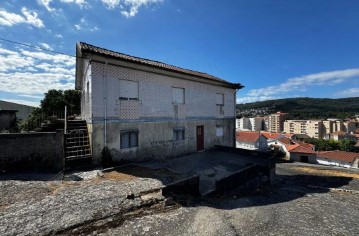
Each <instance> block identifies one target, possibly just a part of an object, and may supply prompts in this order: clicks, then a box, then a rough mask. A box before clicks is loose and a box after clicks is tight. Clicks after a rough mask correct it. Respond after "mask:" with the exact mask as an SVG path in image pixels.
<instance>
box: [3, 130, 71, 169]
mask: <svg viewBox="0 0 359 236" xmlns="http://www.w3.org/2000/svg"><path fill="white" fill-rule="evenodd" d="M63 140H64V139H63V132H62V131H59V132H48V133H24V134H0V165H1V166H0V168H2V169H5V170H10V171H20V170H36V171H38V170H41V171H59V170H62V168H63V165H64V162H63V146H64V144H63Z"/></svg>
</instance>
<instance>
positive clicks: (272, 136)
mask: <svg viewBox="0 0 359 236" xmlns="http://www.w3.org/2000/svg"><path fill="white" fill-rule="evenodd" d="M262 134H263V136H264V137H266V138H270V139H278V138H279V137H281V136H282V134H280V133H271V132H262Z"/></svg>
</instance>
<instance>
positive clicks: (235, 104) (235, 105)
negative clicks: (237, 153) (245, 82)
mask: <svg viewBox="0 0 359 236" xmlns="http://www.w3.org/2000/svg"><path fill="white" fill-rule="evenodd" d="M238 90H239V89H236V92H235V93H234V135H233V138H234V139H233V147H234V148H236V131H237V130H236V122H237V121H236V119H237V92H238Z"/></svg>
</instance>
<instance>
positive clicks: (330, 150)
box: [236, 112, 359, 168]
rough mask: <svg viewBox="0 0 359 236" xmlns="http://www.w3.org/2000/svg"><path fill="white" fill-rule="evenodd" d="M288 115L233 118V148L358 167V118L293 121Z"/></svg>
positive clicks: (302, 160)
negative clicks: (280, 153) (234, 132)
mask: <svg viewBox="0 0 359 236" xmlns="http://www.w3.org/2000/svg"><path fill="white" fill-rule="evenodd" d="M290 117H291V116H290V114H288V113H283V112H276V113H273V114H270V115H267V116H256V117H242V118H240V119H236V147H237V148H243V149H249V150H257V151H263V152H266V151H269V150H278V151H281V152H283V155H285V157H284V158H287V159H288V160H291V161H300V162H308V163H313V164H325V165H336V166H343V167H355V168H357V167H358V160H359V153H358V152H359V115H355V116H354V117H350V118H346V119H344V120H342V119H336V118H329V119H326V120H323V119H321V120H319V119H318V120H294V119H290Z"/></svg>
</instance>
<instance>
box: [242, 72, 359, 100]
mask: <svg viewBox="0 0 359 236" xmlns="http://www.w3.org/2000/svg"><path fill="white" fill-rule="evenodd" d="M353 77H359V68H354V69H347V70H336V71H328V72H321V73H316V74H309V75H304V76H299V77H294V78H290V79H288V80H287V81H285V82H284V83H281V84H279V85H274V86H269V87H265V88H260V89H252V90H250V91H249V92H248V93H247V95H246V96H244V98H243V99H242V98H239V99H238V100H237V101H251V102H254V101H263V100H268V99H262V98H266V97H269V98H272V97H273V98H278V97H279V95H281V94H286V93H290V92H293V91H306V89H307V88H308V87H312V86H318V85H329V86H333V85H337V84H340V83H344V82H346V81H347V79H348V78H353ZM261 99H262V100H261ZM242 103H243V102H242Z"/></svg>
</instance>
